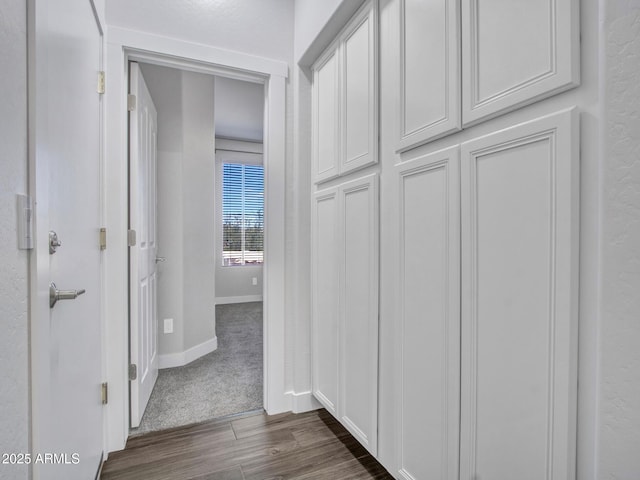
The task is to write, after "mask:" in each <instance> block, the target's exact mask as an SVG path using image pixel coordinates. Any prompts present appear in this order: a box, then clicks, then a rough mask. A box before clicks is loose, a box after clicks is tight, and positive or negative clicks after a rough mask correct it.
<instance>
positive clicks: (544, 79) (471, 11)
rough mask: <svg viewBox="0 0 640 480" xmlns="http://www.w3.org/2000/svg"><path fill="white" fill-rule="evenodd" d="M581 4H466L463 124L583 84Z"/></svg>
mask: <svg viewBox="0 0 640 480" xmlns="http://www.w3.org/2000/svg"><path fill="white" fill-rule="evenodd" d="M579 35H580V34H579V13H578V1H577V0H528V1H527V2H508V1H503V0H483V1H482V2H480V1H479V0H471V1H464V2H462V37H463V43H462V66H463V68H462V71H463V122H464V124H465V125H469V124H472V123H474V122H476V121H478V120H480V119H483V118H488V117H492V116H495V115H497V114H500V113H503V112H506V111H509V110H513V109H515V108H517V107H519V106H522V105H525V104H528V103H532V102H534V101H537V100H540V99H541V98H545V97H548V96H551V95H554V94H556V93H559V92H561V91H563V90H566V89H569V88H572V87H574V86H576V85H578V84H579V81H580V71H579V57H580V53H579V49H580V37H579Z"/></svg>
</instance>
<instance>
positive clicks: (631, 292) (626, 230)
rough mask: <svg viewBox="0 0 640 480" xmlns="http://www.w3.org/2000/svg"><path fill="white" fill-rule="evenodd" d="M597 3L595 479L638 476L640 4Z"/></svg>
mask: <svg viewBox="0 0 640 480" xmlns="http://www.w3.org/2000/svg"><path fill="white" fill-rule="evenodd" d="M605 5H606V18H604V19H603V20H604V31H603V35H604V38H603V44H604V50H605V53H606V65H604V67H605V68H604V72H605V75H604V77H603V81H604V85H602V93H603V96H604V99H605V106H604V109H603V110H604V118H603V119H602V120H603V123H602V128H603V132H602V136H603V143H604V145H603V151H602V153H603V155H604V156H603V158H602V160H603V162H602V168H603V170H602V174H603V176H602V269H601V274H602V277H601V280H600V282H601V283H600V288H601V295H602V304H601V321H600V338H599V353H600V378H599V382H600V385H599V386H600V390H599V391H600V394H599V410H598V416H599V422H598V444H599V452H598V457H599V458H598V460H597V462H598V465H597V478H599V479H621V480H633V479H637V478H640V455H638V452H639V451H640V120H639V116H638V115H639V112H640V62H639V61H638V57H639V56H640V8H639V7H638V5H637V3H634V2H614V1H609V2H605ZM632 5H633V6H632Z"/></svg>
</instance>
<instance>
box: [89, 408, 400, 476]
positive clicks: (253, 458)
mask: <svg viewBox="0 0 640 480" xmlns="http://www.w3.org/2000/svg"><path fill="white" fill-rule="evenodd" d="M101 478H102V479H103V480H115V479H125V480H126V479H136V480H139V479H144V480H250V479H256V480H258V479H259V480H266V479H272V480H276V479H277V480H284V479H329V480H342V479H356V478H358V479H366V478H373V479H392V478H393V477H391V475H389V474H388V473H387V471H386V470H385V469H384V468H383V467H382V466H381V465H380V464H379V463H378V462H377V461H376V460H375V459H374V458H373V457H372V456H371V455H369V453H368V452H367V451H366V450H365V449H364V448H363V447H362V446H361V445H360V444H359V443H358V442H357V441H356V440H355V439H354V438H353V437H352V436H351V435H350V434H349V432H347V431H346V430H345V429H344V427H342V425H340V424H339V423H338V422H337V421H336V420H335V419H334V418H333V417H332V416H331V415H330V414H329V413H328V412H327V411H326V410H317V411H314V412H308V413H302V414H297V415H296V414H293V413H284V414H281V415H272V416H269V415H266V414H263V413H257V414H251V415H245V416H240V417H230V418H226V419H225V418H223V419H219V420H212V421H210V422H205V423H200V424H197V425H191V426H187V427H178V428H174V429H171V430H165V431H162V432H156V433H149V434H146V435H141V436H139V437H133V438H131V439H129V441H128V442H127V446H126V448H125V449H124V450H122V451H121V452H116V453H112V454H111V455H109V460H107V462H106V463H105V464H104V468H103V471H102V477H101Z"/></svg>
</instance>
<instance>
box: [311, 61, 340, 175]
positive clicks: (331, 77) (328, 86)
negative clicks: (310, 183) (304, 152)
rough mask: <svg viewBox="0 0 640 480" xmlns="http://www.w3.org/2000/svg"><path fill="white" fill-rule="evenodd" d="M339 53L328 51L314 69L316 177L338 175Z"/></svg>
mask: <svg viewBox="0 0 640 480" xmlns="http://www.w3.org/2000/svg"><path fill="white" fill-rule="evenodd" d="M338 57H339V52H338V50H337V49H329V51H328V52H327V53H325V54H324V55H323V56H322V57H321V58H320V59H319V60H318V62H317V63H316V65H315V66H314V67H313V120H312V123H313V177H314V180H315V181H316V182H321V181H324V180H329V179H331V178H333V177H336V176H338V174H339V169H340V163H339V160H338V158H339V141H340V123H339V122H338V116H339V112H340V89H339V64H340V61H339V59H338Z"/></svg>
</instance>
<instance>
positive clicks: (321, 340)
mask: <svg viewBox="0 0 640 480" xmlns="http://www.w3.org/2000/svg"><path fill="white" fill-rule="evenodd" d="M312 214H313V217H312V222H313V223H312V238H313V243H312V248H313V250H312V336H313V342H312V350H313V352H312V358H313V360H312V361H313V394H314V396H315V397H316V398H317V399H318V400H319V401H320V402H321V403H322V405H323V406H324V407H325V408H326V409H327V410H329V411H330V412H331V413H332V414H333V415H337V409H336V408H337V404H338V315H339V310H338V308H339V307H338V305H339V303H338V302H339V290H338V288H337V287H338V283H339V278H340V271H339V266H338V265H339V260H338V259H339V258H340V256H341V255H340V250H339V243H338V228H337V227H338V225H339V218H338V197H337V190H336V189H331V190H324V191H321V192H318V193H317V194H316V195H315V198H314V203H313V212H312Z"/></svg>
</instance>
